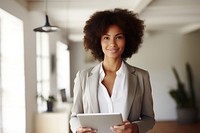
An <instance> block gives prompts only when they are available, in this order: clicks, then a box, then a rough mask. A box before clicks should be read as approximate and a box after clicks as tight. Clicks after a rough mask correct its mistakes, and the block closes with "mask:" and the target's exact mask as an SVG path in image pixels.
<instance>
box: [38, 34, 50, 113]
mask: <svg viewBox="0 0 200 133" xmlns="http://www.w3.org/2000/svg"><path fill="white" fill-rule="evenodd" d="M36 38H37V42H36V45H37V46H36V49H37V94H38V95H43V96H44V97H45V98H47V97H48V95H49V91H50V56H49V37H48V34H47V33H39V32H37V33H36ZM37 103H38V112H43V111H46V109H47V107H46V103H44V101H42V99H40V98H38V101H37Z"/></svg>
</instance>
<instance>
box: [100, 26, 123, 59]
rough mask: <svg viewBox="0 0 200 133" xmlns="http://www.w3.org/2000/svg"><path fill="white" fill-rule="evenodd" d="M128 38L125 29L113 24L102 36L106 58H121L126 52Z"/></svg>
mask: <svg viewBox="0 0 200 133" xmlns="http://www.w3.org/2000/svg"><path fill="white" fill-rule="evenodd" d="M125 43H126V39H125V36H124V33H123V31H122V30H121V29H120V28H119V27H118V26H117V25H111V26H110V27H109V28H108V30H107V32H106V33H105V34H104V35H102V36H101V47H102V50H103V53H104V59H105V58H113V59H117V58H121V55H122V53H123V52H124V48H125Z"/></svg>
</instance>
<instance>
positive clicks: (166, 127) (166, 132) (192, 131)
mask: <svg viewBox="0 0 200 133" xmlns="http://www.w3.org/2000/svg"><path fill="white" fill-rule="evenodd" d="M148 133H200V122H198V123H195V124H179V123H177V122H175V121H160V122H156V124H155V126H154V128H153V129H152V130H150V131H149V132H148Z"/></svg>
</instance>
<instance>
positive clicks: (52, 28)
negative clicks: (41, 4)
mask: <svg viewBox="0 0 200 133" xmlns="http://www.w3.org/2000/svg"><path fill="white" fill-rule="evenodd" d="M45 21H46V22H45V25H44V26H41V27H38V28H35V29H33V31H35V32H55V31H57V30H59V28H58V27H57V26H52V25H50V23H49V17H48V15H47V0H45Z"/></svg>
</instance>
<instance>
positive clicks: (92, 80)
mask: <svg viewBox="0 0 200 133" xmlns="http://www.w3.org/2000/svg"><path fill="white" fill-rule="evenodd" d="M100 64H101V63H100ZM100 64H99V65H97V66H95V67H94V68H93V69H92V70H91V73H90V75H89V77H88V82H89V83H88V84H89V86H88V87H89V93H90V94H89V95H90V96H89V97H90V98H91V99H90V102H91V111H92V112H93V113H99V103H98V94H97V91H98V82H99V70H100V66H101V65H100Z"/></svg>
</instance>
